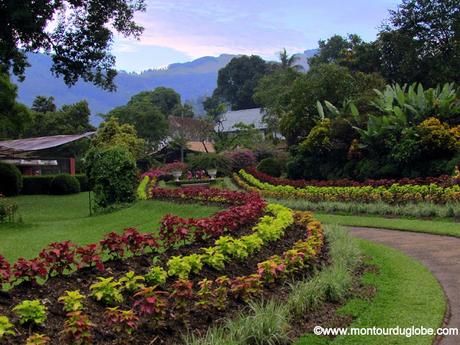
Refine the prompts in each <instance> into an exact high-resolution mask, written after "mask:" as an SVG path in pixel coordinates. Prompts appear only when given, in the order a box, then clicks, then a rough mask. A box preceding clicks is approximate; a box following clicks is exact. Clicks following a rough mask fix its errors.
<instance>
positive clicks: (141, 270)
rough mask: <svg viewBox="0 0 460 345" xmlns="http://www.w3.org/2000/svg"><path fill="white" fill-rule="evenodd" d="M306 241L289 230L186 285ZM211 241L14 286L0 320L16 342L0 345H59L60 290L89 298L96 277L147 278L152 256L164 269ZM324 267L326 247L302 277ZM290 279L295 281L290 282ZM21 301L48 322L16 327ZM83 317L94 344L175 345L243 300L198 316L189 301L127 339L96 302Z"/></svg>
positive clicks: (248, 267)
mask: <svg viewBox="0 0 460 345" xmlns="http://www.w3.org/2000/svg"><path fill="white" fill-rule="evenodd" d="M249 233H251V226H249V227H247V228H244V229H240V230H237V231H234V232H232V234H231V235H232V236H233V237H241V236H243V235H245V234H249ZM305 236H306V230H305V228H301V227H298V226H292V227H290V228H289V229H287V231H286V233H285V236H283V238H282V239H281V240H279V241H277V242H272V243H270V244H269V245H267V246H264V247H262V248H261V250H260V251H259V252H258V253H257V254H256V255H253V256H251V257H249V258H247V259H245V260H244V261H233V262H230V263H227V265H226V267H225V269H224V270H222V271H217V270H215V269H212V268H209V267H206V266H205V267H203V269H202V271H201V272H200V273H199V274H197V275H194V276H191V278H190V279H191V280H192V281H193V282H194V284H195V286H197V282H198V281H199V280H201V279H203V278H208V279H214V278H216V277H218V276H222V275H227V276H228V277H236V276H243V275H250V274H253V273H255V272H256V270H257V264H258V263H259V262H261V261H264V260H266V259H268V258H269V257H271V256H272V255H276V254H278V255H280V254H282V253H283V252H284V251H286V250H288V249H290V248H292V246H293V244H294V243H295V242H296V241H298V240H301V239H304V238H305ZM213 244H214V239H208V240H204V241H203V240H200V241H196V242H194V243H191V244H187V245H184V246H182V247H181V248H177V249H170V250H168V251H167V252H165V253H162V254H158V255H155V254H153V253H150V254H145V255H142V256H137V257H130V258H126V259H124V260H114V261H110V262H107V263H106V265H105V266H106V271H104V272H103V273H101V272H99V271H97V270H95V269H83V270H80V271H78V272H75V273H73V274H71V275H68V276H64V277H53V278H51V279H49V280H48V281H47V282H46V283H45V284H44V285H41V286H35V287H34V286H30V285H26V284H22V285H19V286H17V287H15V288H14V289H13V290H11V291H10V292H9V293H7V294H0V315H7V316H8V317H9V318H10V320H11V322H13V323H14V324H15V325H16V333H17V334H18V336H16V337H8V338H7V339H2V342H1V344H11V345H17V344H24V343H25V339H26V338H27V337H28V336H29V334H31V333H35V332H39V333H44V334H46V335H48V336H49V337H50V338H51V342H50V344H56V345H58V344H59V345H61V344H64V342H63V341H62V340H61V339H60V332H61V331H62V329H63V325H64V321H65V319H66V314H65V312H64V311H63V310H62V305H61V304H60V303H58V302H57V299H58V298H59V296H61V295H63V294H64V292H65V291H66V290H68V291H71V290H80V291H81V293H83V294H85V295H89V286H90V285H91V284H92V283H94V282H95V281H96V278H97V277H99V276H105V277H107V276H115V277H120V276H122V275H123V274H125V273H126V272H128V271H135V272H136V273H137V274H145V273H147V271H148V269H149V267H150V266H151V265H152V258H154V257H157V259H158V262H157V263H156V264H157V265H162V266H163V267H165V266H166V265H165V263H166V261H167V260H168V258H169V257H170V256H173V255H188V254H191V253H198V252H199V251H200V248H202V247H208V246H212V245H213ZM327 263H328V254H327V246H325V249H324V251H323V253H321V255H320V258H319V259H318V261H317V262H316V263H314V264H312V265H311V266H310V267H309V268H308V269H307V270H306V271H305V272H303V274H304V275H309V274H311V273H312V272H313V270H314V269H318V268H320V266H322V265H326V264H327ZM294 278H295V277H294ZM170 284H171V281H168V282H167V284H166V286H165V287H164V290H166V291H171V287H170ZM286 291H287V290H286V286H284V285H283V284H282V283H280V284H279V285H274V284H273V285H269V286H266V289H264V292H263V296H261V297H262V298H274V297H276V298H280V297H282V296H283V295H285V294H286ZM25 299H40V300H41V301H42V302H43V303H44V304H45V305H46V306H47V308H48V319H47V321H46V323H45V325H44V327H37V328H35V329H29V327H26V326H20V325H19V322H18V319H17V317H16V316H15V315H14V313H13V312H12V311H11V309H12V308H13V307H14V306H15V305H16V304H18V303H20V302H21V301H23V300H25ZM84 305H85V310H84V312H85V314H87V315H88V316H89V318H90V319H91V321H92V322H93V323H94V324H95V329H94V332H93V334H94V342H93V343H94V344H151V343H152V344H153V343H154V344H168V345H173V344H180V343H182V335H183V334H186V333H188V332H190V331H191V330H193V332H194V333H196V334H203V333H205V332H206V330H207V329H208V327H209V326H210V325H215V324H216V323H219V322H221V321H222V320H223V319H224V318H227V317H231V316H232V315H234V314H235V313H236V312H237V311H239V310H241V309H242V308H244V307H245V306H246V304H245V303H244V302H243V301H240V300H234V299H229V303H228V306H227V308H226V309H225V310H222V311H218V310H214V309H213V310H211V311H203V310H201V309H197V308H196V307H194V301H191V302H190V303H189V305H188V306H187V309H186V312H185V313H183V314H184V315H183V316H181V317H177V312H176V313H174V311H172V313H174V314H175V315H176V318H173V317H169V318H167V320H166V322H165V323H164V324H163V325H157V324H153V323H152V322H150V323H149V322H148V320H144V319H143V320H142V321H143V322H142V323H141V326H140V327H139V329H137V330H136V331H135V332H134V333H133V335H132V336H127V335H120V334H116V333H115V332H113V331H112V329H111V327H108V326H107V324H106V323H105V318H104V315H103V313H104V310H105V307H104V306H102V305H101V304H99V303H96V302H95V301H93V300H92V299H91V298H87V299H86V300H85V301H84ZM131 306H132V297H130V296H128V295H125V301H124V302H123V304H122V306H121V308H122V309H130V308H131Z"/></svg>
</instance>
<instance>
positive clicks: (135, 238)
mask: <svg viewBox="0 0 460 345" xmlns="http://www.w3.org/2000/svg"><path fill="white" fill-rule="evenodd" d="M122 240H123V242H124V243H125V245H126V247H127V249H129V251H130V252H131V253H133V254H134V255H139V254H143V253H144V252H145V249H146V248H150V249H151V250H152V251H154V250H156V249H158V247H159V245H158V243H157V240H156V238H155V237H153V235H152V234H142V233H140V232H139V231H137V230H136V229H134V228H127V229H125V230H124V232H123V235H122Z"/></svg>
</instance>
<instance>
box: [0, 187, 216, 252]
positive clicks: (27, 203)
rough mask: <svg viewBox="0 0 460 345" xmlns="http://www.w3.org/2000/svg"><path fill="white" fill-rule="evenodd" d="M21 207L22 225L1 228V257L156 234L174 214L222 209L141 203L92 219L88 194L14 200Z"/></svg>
mask: <svg viewBox="0 0 460 345" xmlns="http://www.w3.org/2000/svg"><path fill="white" fill-rule="evenodd" d="M11 199H12V200H14V201H15V202H16V203H17V204H18V205H19V212H20V216H21V218H22V223H19V224H11V223H9V224H8V223H6V224H0V238H1V241H0V254H2V255H3V256H5V257H6V258H7V259H8V260H10V261H13V260H16V259H17V258H18V257H20V256H24V257H26V258H32V257H35V256H36V255H37V254H38V253H39V252H40V250H41V249H42V248H43V247H45V246H46V245H47V244H48V243H50V242H56V241H63V240H70V241H73V242H75V243H77V244H87V243H91V242H97V241H98V240H100V239H101V238H102V237H103V236H104V235H105V234H106V233H108V232H110V231H116V232H121V231H122V230H123V229H124V228H126V227H135V228H138V229H139V230H142V231H156V229H158V225H159V221H160V220H161V218H162V217H163V216H164V215H165V214H167V213H172V214H175V215H178V216H182V217H191V218H192V217H193V218H195V217H204V216H208V215H210V214H212V213H214V212H217V211H218V210H219V208H217V207H213V206H199V205H197V204H177V203H172V202H165V201H153V200H148V201H140V202H137V203H136V204H134V205H133V206H131V207H128V208H125V209H121V210H118V211H115V212H112V213H107V214H102V215H97V216H91V217H90V216H89V210H88V193H80V194H76V195H67V196H48V195H28V196H19V197H15V198H11Z"/></svg>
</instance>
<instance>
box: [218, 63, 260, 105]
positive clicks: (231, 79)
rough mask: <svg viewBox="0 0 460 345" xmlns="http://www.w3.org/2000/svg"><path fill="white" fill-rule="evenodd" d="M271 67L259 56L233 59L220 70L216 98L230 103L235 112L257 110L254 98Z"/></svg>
mask: <svg viewBox="0 0 460 345" xmlns="http://www.w3.org/2000/svg"><path fill="white" fill-rule="evenodd" d="M268 71H269V65H268V64H267V63H266V62H265V61H264V60H263V59H262V58H261V57H259V56H256V55H252V56H246V55H243V56H240V57H235V58H233V59H232V60H231V61H230V62H229V63H228V64H227V66H225V67H224V68H222V69H220V70H219V74H218V77H217V88H216V89H215V90H214V96H216V97H218V98H220V99H222V100H224V101H226V102H228V103H229V104H230V105H231V108H232V109H233V110H239V109H250V108H256V107H257V104H256V103H255V102H254V100H253V98H252V96H253V94H254V89H255V88H256V86H257V84H258V83H259V80H260V79H261V78H262V77H263V76H264V75H265V74H267V73H268Z"/></svg>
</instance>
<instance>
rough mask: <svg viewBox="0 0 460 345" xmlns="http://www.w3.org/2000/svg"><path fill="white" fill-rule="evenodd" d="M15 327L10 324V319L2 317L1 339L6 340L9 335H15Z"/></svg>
mask: <svg viewBox="0 0 460 345" xmlns="http://www.w3.org/2000/svg"><path fill="white" fill-rule="evenodd" d="M13 328H14V325H13V324H12V323H11V322H10V320H9V319H8V317H6V316H3V315H0V339H2V338H4V337H5V336H7V335H15V334H16V333H14V330H13Z"/></svg>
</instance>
